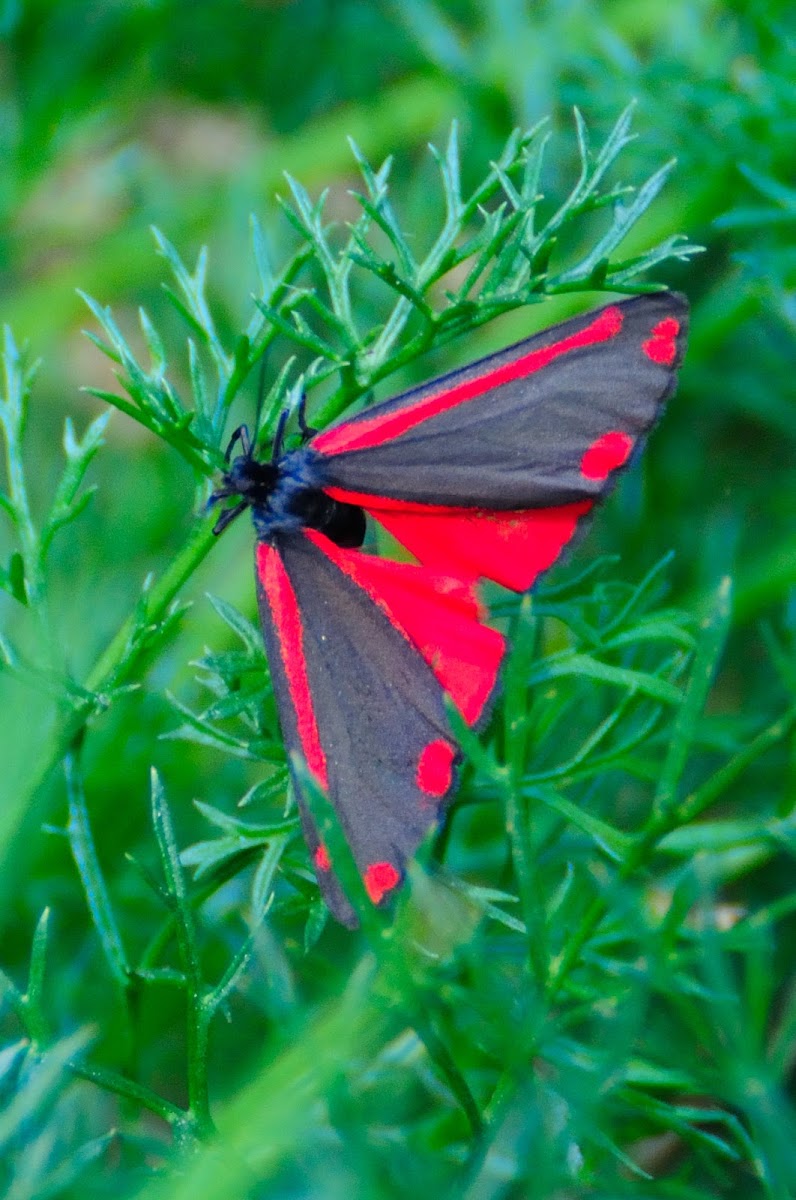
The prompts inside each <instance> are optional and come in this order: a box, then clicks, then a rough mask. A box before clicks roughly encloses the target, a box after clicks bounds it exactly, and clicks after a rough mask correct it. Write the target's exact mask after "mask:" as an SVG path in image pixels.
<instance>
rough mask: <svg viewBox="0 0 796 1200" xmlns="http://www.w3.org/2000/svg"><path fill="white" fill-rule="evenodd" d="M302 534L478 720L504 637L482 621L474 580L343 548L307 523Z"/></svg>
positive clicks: (465, 711)
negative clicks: (370, 603) (373, 605)
mask: <svg viewBox="0 0 796 1200" xmlns="http://www.w3.org/2000/svg"><path fill="white" fill-rule="evenodd" d="M305 536H306V537H307V538H309V540H310V541H312V542H313V543H314V544H315V545H316V546H317V547H318V549H320V550H322V551H323V553H324V554H325V555H326V556H327V557H328V558H330V559H331V560H332V562H334V563H335V564H336V566H338V567H339V569H340V570H341V571H343V573H344V574H345V575H347V576H348V577H349V579H352V580H353V581H354V583H356V584H357V585H358V586H359V587H361V588H362V590H363V591H364V592H366V593H367V594H368V596H369V597H370V598H371V600H372V601H373V602H374V604H376V605H377V606H378V607H379V608H380V609H381V611H382V612H383V613H384V615H385V616H386V617H387V619H388V620H389V622H390V624H391V625H392V626H393V627H394V628H395V629H397V630H398V632H399V633H401V634H402V635H403V636H404V637H405V638H406V639H407V641H408V642H410V643H411V644H412V645H413V646H414V647H415V649H416V650H417V652H418V653H419V654H420V656H421V658H423V659H424V660H425V661H426V662H427V663H428V665H429V666H430V667H431V670H432V671H433V672H434V675H435V676H436V678H437V680H438V681H439V683H440V685H441V687H442V688H443V689H444V690H445V691H446V692H447V693H448V695H449V696H450V697H451V698H452V699H453V701H454V703H455V704H456V706H457V708H458V709H459V711H460V712H461V714H462V716H463V717H464V719H465V721H467V722H468V723H469V724H473V723H474V722H475V721H477V720H478V718H479V716H480V715H481V713H482V712H483V710H484V707H485V705H486V703H487V701H488V699H489V697H490V695H491V694H492V691H493V689H494V687H495V682H496V679H497V673H498V669H499V667H500V663H501V660H502V658H503V654H504V652H505V648H506V642H505V638H504V637H503V636H502V634H500V633H498V631H497V630H496V629H491V628H490V627H489V626H488V625H483V624H482V623H481V618H482V610H481V606H480V604H479V602H478V598H477V597H476V595H475V591H474V589H473V587H472V585H471V584H468V583H465V582H464V581H463V580H461V579H455V578H452V577H451V576H450V575H442V574H439V573H438V572H436V571H431V570H428V569H427V568H426V567H417V566H413V565H412V564H410V563H398V562H392V561H390V560H389V559H384V558H376V557H375V556H374V555H372V554H363V553H362V552H361V551H359V550H342V549H340V547H339V546H335V545H334V543H333V542H330V541H329V539H328V538H326V537H324V536H323V534H320V533H316V532H314V531H313V530H311V529H307V530H305Z"/></svg>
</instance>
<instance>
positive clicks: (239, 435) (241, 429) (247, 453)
mask: <svg viewBox="0 0 796 1200" xmlns="http://www.w3.org/2000/svg"><path fill="white" fill-rule="evenodd" d="M238 442H240V444H241V446H242V448H243V456H244V458H251V452H252V444H251V439H250V437H249V430H248V427H247V426H246V425H239V426H238V428H237V429H236V430H235V431H234V432H233V434H232V437H231V438H230V439H229V445H228V446H227V450H226V453H225V455H224V462H225V463H229V460H230V459H231V458H232V451H233V450H234V449H235V447H236V446H237V444H238Z"/></svg>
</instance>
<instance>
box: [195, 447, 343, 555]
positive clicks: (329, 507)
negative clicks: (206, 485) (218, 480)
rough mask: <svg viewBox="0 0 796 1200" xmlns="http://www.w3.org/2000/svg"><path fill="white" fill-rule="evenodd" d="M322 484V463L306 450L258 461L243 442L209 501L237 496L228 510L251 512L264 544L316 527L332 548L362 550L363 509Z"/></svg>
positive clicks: (307, 448)
mask: <svg viewBox="0 0 796 1200" xmlns="http://www.w3.org/2000/svg"><path fill="white" fill-rule="evenodd" d="M324 482H325V480H324V471H323V463H322V462H321V460H320V459H319V457H318V455H316V454H315V453H314V452H313V451H312V449H311V448H310V447H309V446H301V447H299V449H297V450H291V451H289V452H288V453H287V454H284V455H282V457H281V458H280V459H279V460H278V462H275V463H274V462H258V461H257V459H255V458H254V456H253V453H252V449H251V447H249V446H248V439H247V440H246V442H245V444H244V453H243V454H239V455H238V456H237V457H236V458H234V459H233V460H232V462H231V464H230V468H229V470H228V471H227V473H226V474H225V475H224V478H223V480H222V486H221V488H220V489H219V490H218V491H217V492H216V493H215V494H214V497H213V498H214V500H218V499H221V498H222V497H223V496H227V495H235V496H239V497H240V504H239V505H237V506H236V508H235V509H232V510H228V511H230V512H237V511H238V510H242V508H250V509H251V512H252V520H253V521H254V528H255V530H256V532H257V536H258V538H259V539H260V540H261V541H264V542H269V543H270V542H272V541H273V539H274V537H275V535H277V534H279V533H300V532H301V530H303V529H315V530H317V531H318V533H323V534H325V536H326V537H328V538H329V540H330V541H332V542H334V544H335V545H336V546H342V547H346V548H349V549H353V548H355V547H357V546H361V545H362V543H363V541H364V540H365V529H366V521H365V514H364V512H363V510H362V509H361V508H358V507H357V506H356V505H353V504H346V503H345V502H343V501H341V500H333V499H332V498H331V496H327V494H326V493H325V492H324V491H323V490H322V489H323V484H324ZM222 521H223V516H222ZM225 523H226V522H225ZM222 528H223V525H222Z"/></svg>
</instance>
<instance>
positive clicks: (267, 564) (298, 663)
mask: <svg viewBox="0 0 796 1200" xmlns="http://www.w3.org/2000/svg"><path fill="white" fill-rule="evenodd" d="M257 572H258V574H259V576H260V582H261V583H262V585H263V588H264V589H265V594H266V597H267V599H268V606H269V608H270V610H271V615H272V616H273V619H274V628H275V630H276V636H277V639H278V641H279V651H280V654H281V657H282V665H283V666H284V670H285V678H286V679H287V686H288V689H289V691H290V699H291V701H292V703H293V709H294V711H295V714H296V727H297V730H298V736H299V741H300V742H301V749H302V752H303V754H304V758H305V760H306V763H307V768H308V769H309V770H310V771H311V772H312V774H313V775H314V776H315V778H316V779H317V780H318V782H319V783H320V785H321V786H322V787H323V788H325V789H328V787H329V780H328V776H327V772H326V755H325V754H324V752H323V746H322V745H321V739H320V735H319V733H318V723H317V721H316V719H315V709H314V707H313V704H312V693H311V691H310V684H309V679H308V677H307V660H306V658H305V656H304V628H303V626H302V622H301V610H300V609H299V605H298V600H297V599H296V593H295V592H294V591H293V586H292V584H291V582H290V578H289V576H288V573H287V571H286V570H285V567H284V564H283V562H282V559H281V557H280V555H279V552H278V550H276V549H275V548H274V547H273V546H269V545H267V544H266V543H265V542H259V543H258V545H257Z"/></svg>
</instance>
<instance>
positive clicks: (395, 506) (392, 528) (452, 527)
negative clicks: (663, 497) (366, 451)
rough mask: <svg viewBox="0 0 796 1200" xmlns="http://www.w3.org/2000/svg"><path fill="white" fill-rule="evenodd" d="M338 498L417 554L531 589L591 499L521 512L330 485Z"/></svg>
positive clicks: (463, 574)
mask: <svg viewBox="0 0 796 1200" xmlns="http://www.w3.org/2000/svg"><path fill="white" fill-rule="evenodd" d="M326 491H327V492H328V494H329V495H330V496H332V497H333V498H334V499H335V500H344V501H347V502H348V503H349V504H357V505H359V506H360V507H362V508H364V509H365V510H366V511H367V512H368V513H369V514H370V515H371V516H372V517H373V518H374V519H375V520H376V521H378V522H379V524H381V525H383V526H384V527H385V529H388V530H389V532H390V533H391V534H392V535H393V537H395V538H397V540H398V541H399V542H400V543H401V545H402V546H405V547H406V549H407V550H409V551H410V553H411V554H414V556H415V558H417V559H419V560H420V562H421V563H424V564H425V565H426V566H428V567H432V568H434V569H435V570H440V571H447V572H449V573H450V574H451V575H456V576H458V577H459V578H460V579H479V578H484V579H493V580H494V581H495V583H500V584H502V585H503V587H507V588H511V590H512V591H515V592H524V591H527V589H528V588H529V587H531V586H532V584H533V583H534V582H535V580H536V579H537V578H538V576H539V575H541V573H542V572H543V571H546V570H547V569H548V568H549V567H552V565H553V563H554V562H556V560H557V559H558V558H559V556H560V554H561V551H562V550H563V549H564V547H565V546H566V545H567V543H568V542H569V541H570V540H571V538H572V536H573V534H574V533H575V530H576V529H577V527H578V522H579V521H580V519H581V517H583V516H585V514H586V513H587V512H588V511H589V510H590V508H591V507H592V501H591V500H578V501H576V502H575V503H573V504H562V505H559V506H558V507H556V508H533V509H522V510H519V511H517V512H513V511H512V512H503V511H497V512H495V511H490V510H487V509H479V508H472V509H466V508H446V507H443V506H437V505H433V504H410V503H407V502H406V501H404V500H392V499H389V498H388V497H383V496H370V495H367V494H365V493H361V492H348V491H345V490H344V489H343V488H327V489H326Z"/></svg>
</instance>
